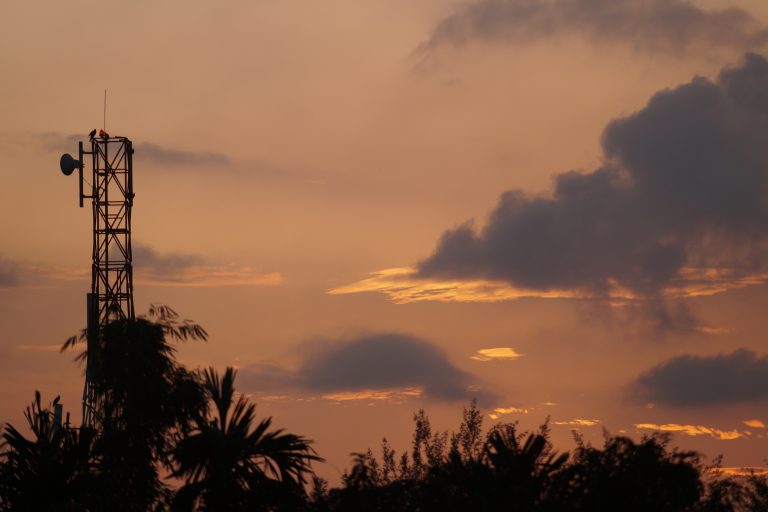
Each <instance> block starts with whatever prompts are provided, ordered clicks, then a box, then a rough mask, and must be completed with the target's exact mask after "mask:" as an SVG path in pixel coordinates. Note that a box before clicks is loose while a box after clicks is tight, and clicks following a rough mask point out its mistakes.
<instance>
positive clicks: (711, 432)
mask: <svg viewBox="0 0 768 512" xmlns="http://www.w3.org/2000/svg"><path fill="white" fill-rule="evenodd" d="M635 428H638V429H640V430H658V431H661V432H682V433H683V434H685V435H687V436H693V437H695V436H710V437H713V438H715V439H720V440H721V441H733V440H734V439H739V438H741V437H744V434H743V433H741V432H739V431H738V430H719V429H716V428H712V427H706V426H704V425H678V424H676V423H667V424H664V425H657V424H655V423H638V424H636V425H635Z"/></svg>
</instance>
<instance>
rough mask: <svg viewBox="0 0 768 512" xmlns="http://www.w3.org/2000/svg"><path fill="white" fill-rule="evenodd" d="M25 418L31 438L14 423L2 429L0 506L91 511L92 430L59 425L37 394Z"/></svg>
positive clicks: (93, 481)
mask: <svg viewBox="0 0 768 512" xmlns="http://www.w3.org/2000/svg"><path fill="white" fill-rule="evenodd" d="M57 402H58V397H57V398H56V400H54V402H53V404H54V405H55V404H56V403H57ZM24 416H25V417H26V419H27V423H28V424H29V429H30V430H31V431H32V438H31V439H27V438H26V437H25V436H24V435H23V434H22V433H21V432H20V431H19V430H17V429H16V428H15V427H13V426H12V425H9V424H6V425H5V426H4V428H3V433H2V441H0V450H1V451H0V461H2V462H1V463H0V510H92V507H91V505H90V504H89V502H90V498H91V497H92V491H93V489H94V487H95V486H94V483H95V478H96V467H95V463H94V461H95V457H94V440H95V432H94V431H93V430H91V429H79V430H73V429H69V428H67V426H66V425H64V426H62V425H60V424H57V423H56V422H55V421H54V419H53V414H52V413H51V412H50V410H49V409H43V407H42V405H41V398H40V393H39V392H35V401H34V402H32V405H30V406H28V407H27V409H26V411H25V413H24Z"/></svg>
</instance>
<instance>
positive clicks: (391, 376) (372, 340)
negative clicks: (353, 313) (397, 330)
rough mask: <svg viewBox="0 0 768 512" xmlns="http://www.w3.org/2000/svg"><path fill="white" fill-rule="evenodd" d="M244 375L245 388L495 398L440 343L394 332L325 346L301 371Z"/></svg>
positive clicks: (266, 367) (261, 369)
mask: <svg viewBox="0 0 768 512" xmlns="http://www.w3.org/2000/svg"><path fill="white" fill-rule="evenodd" d="M239 379H240V382H241V385H242V386H243V388H244V389H252V390H266V391H275V390H286V389H295V390H300V391H303V392H309V393H319V394H321V395H330V396H342V395H340V394H342V393H356V392H357V393H361V395H360V396H364V397H369V395H371V393H373V392H376V391H382V390H393V389H399V390H415V389H419V390H421V391H423V393H424V394H425V395H426V396H428V397H430V398H435V399H438V400H445V401H457V400H469V399H471V398H473V397H477V398H478V399H480V400H481V401H484V402H488V401H489V400H490V399H491V396H490V395H489V394H488V393H485V392H480V391H477V390H475V391H473V390H472V389H471V383H472V378H471V376H470V375H469V374H467V373H465V372H464V371H462V370H460V369H458V368H457V367H456V366H454V365H453V364H452V363H451V362H450V360H449V359H448V357H447V356H446V355H445V353H444V352H443V351H441V350H440V349H439V348H437V347H436V346H434V345H432V344H431V343H429V342H427V341H424V340H421V339H419V338H416V337H413V336H408V335H403V334H391V333H378V334H369V335H364V336H360V337H357V338H354V339H352V340H348V341H343V342H335V343H331V344H322V345H321V348H319V349H318V350H317V352H315V353H312V354H309V355H307V356H306V357H305V358H304V359H303V360H302V361H301V362H300V364H299V366H298V368H297V369H296V370H295V371H291V370H287V369H285V368H283V367H281V366H278V365H274V364H269V363H259V364H255V365H251V366H248V367H245V368H242V369H241V370H240V377H239ZM349 396H353V395H349Z"/></svg>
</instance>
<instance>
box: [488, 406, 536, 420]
mask: <svg viewBox="0 0 768 512" xmlns="http://www.w3.org/2000/svg"><path fill="white" fill-rule="evenodd" d="M507 414H528V409H521V408H519V407H497V408H495V409H494V410H493V412H491V413H490V414H488V417H489V418H491V419H492V420H497V419H499V418H500V417H501V416H504V415H507Z"/></svg>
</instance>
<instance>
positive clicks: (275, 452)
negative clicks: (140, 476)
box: [171, 368, 322, 510]
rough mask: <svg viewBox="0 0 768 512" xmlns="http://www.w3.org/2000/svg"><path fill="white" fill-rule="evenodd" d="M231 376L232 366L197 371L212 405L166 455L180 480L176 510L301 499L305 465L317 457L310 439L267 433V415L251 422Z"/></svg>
mask: <svg viewBox="0 0 768 512" xmlns="http://www.w3.org/2000/svg"><path fill="white" fill-rule="evenodd" d="M235 375H236V372H235V370H233V369H232V368H227V369H226V371H225V372H224V376H223V377H221V378H220V377H219V375H218V373H217V372H216V370H214V369H212V368H211V369H208V370H206V371H205V372H204V373H203V382H204V388H205V392H206V396H207V398H208V399H209V400H210V402H209V403H210V404H211V406H212V407H209V408H208V409H207V410H206V413H205V414H204V416H202V417H200V418H199V419H198V420H197V421H196V424H195V426H194V428H193V429H192V430H191V431H190V432H189V433H187V434H185V435H183V436H181V438H180V439H179V441H178V443H177V445H176V447H175V448H174V449H173V452H172V454H171V456H172V460H173V467H174V473H173V476H175V477H179V478H183V479H184V480H185V486H184V487H182V488H181V489H180V491H179V497H178V499H177V501H176V507H177V508H179V509H182V508H190V506H191V505H192V504H194V503H199V504H200V506H201V508H202V510H256V509H264V508H270V509H274V508H286V509H287V507H292V506H295V504H296V503H297V501H299V502H301V501H303V500H304V495H303V486H304V484H305V483H306V475H308V474H310V473H311V468H310V463H311V462H312V461H320V460H322V459H320V458H319V457H317V455H315V453H314V451H313V450H312V448H311V447H310V444H311V441H309V440H307V439H305V438H303V437H301V436H297V435H295V434H288V433H284V432H283V431H282V430H274V431H270V430H269V429H270V426H271V422H272V419H271V418H265V419H263V420H261V421H259V422H258V424H256V418H255V405H254V404H251V403H249V402H248V401H247V400H246V398H245V397H244V396H242V395H240V396H238V397H237V399H235V387H234V380H235ZM291 509H292V508H291Z"/></svg>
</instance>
